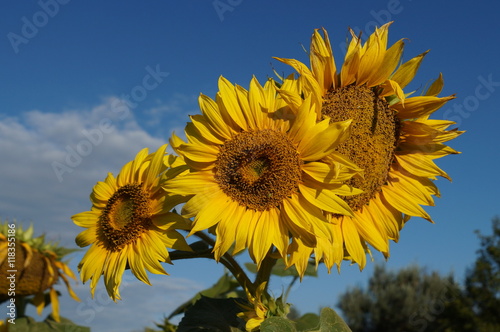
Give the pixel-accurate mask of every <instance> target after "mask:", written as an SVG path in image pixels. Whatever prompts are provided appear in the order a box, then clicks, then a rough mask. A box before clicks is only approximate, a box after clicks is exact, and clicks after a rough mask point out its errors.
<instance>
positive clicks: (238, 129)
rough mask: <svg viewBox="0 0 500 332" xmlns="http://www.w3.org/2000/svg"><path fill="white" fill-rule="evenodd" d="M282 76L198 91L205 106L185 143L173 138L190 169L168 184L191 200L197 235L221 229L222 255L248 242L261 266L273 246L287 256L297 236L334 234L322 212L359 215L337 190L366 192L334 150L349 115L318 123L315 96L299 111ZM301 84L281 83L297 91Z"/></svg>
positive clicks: (186, 209)
mask: <svg viewBox="0 0 500 332" xmlns="http://www.w3.org/2000/svg"><path fill="white" fill-rule="evenodd" d="M275 84H276V83H275V82H274V81H272V80H268V81H267V82H266V84H265V85H264V86H262V85H260V83H259V82H258V81H257V80H256V79H255V78H254V79H252V80H251V82H250V88H249V90H246V89H244V88H242V87H241V86H235V85H233V84H232V83H230V82H229V81H228V80H227V79H225V78H223V77H221V78H220V79H219V92H218V93H217V96H216V101H214V100H212V99H211V98H209V97H207V96H205V95H201V96H200V97H199V104H200V109H201V112H202V114H198V115H194V116H191V122H190V123H188V124H187V126H186V129H185V133H186V137H187V142H183V141H182V140H181V139H180V138H178V137H177V136H175V135H174V136H173V139H172V140H171V142H172V146H173V147H174V148H175V149H176V151H177V152H178V153H179V154H180V156H181V157H182V158H183V159H184V160H185V162H186V164H187V165H188V166H189V169H190V172H189V173H188V174H186V175H184V176H178V177H175V178H173V179H170V180H168V181H166V183H165V185H164V188H165V190H166V191H167V192H169V193H171V194H174V195H186V196H187V197H188V198H189V200H188V201H187V203H186V204H185V205H184V206H183V209H182V214H183V216H184V217H187V218H191V217H194V221H193V227H192V229H191V232H190V235H192V234H194V233H196V232H198V231H202V230H205V229H210V230H214V231H215V234H216V242H215V246H214V256H215V258H216V259H217V260H219V259H220V257H221V256H222V255H224V254H225V253H226V252H227V251H228V250H229V249H230V247H231V246H232V245H233V243H234V248H233V251H232V253H233V254H235V253H237V252H240V251H242V250H243V249H246V248H248V250H249V254H250V257H251V258H252V259H253V260H254V262H256V264H257V266H258V267H259V268H260V264H261V262H262V260H263V258H264V257H265V256H266V254H267V253H268V252H269V251H270V250H271V249H272V250H274V248H276V256H280V257H283V258H286V255H287V248H288V244H289V240H290V236H292V237H295V238H300V239H302V241H304V242H305V243H308V244H309V245H314V244H315V243H316V237H325V238H331V235H330V231H329V230H328V228H327V223H326V219H325V217H324V216H323V213H322V210H323V209H324V210H328V211H330V212H332V213H335V214H338V215H348V216H352V212H351V209H350V208H349V206H348V205H347V204H346V203H345V202H344V201H343V200H342V199H340V198H339V195H342V196H344V197H349V196H350V195H354V194H358V193H360V191H359V190H357V189H355V188H352V187H351V186H350V185H347V184H342V182H343V181H346V180H347V179H349V178H351V177H352V176H353V175H355V174H357V173H358V172H359V169H358V168H357V167H356V166H355V165H353V164H352V163H351V162H349V160H348V159H347V158H344V157H343V156H341V155H340V154H339V153H336V152H334V150H335V149H336V147H337V146H338V145H339V144H341V143H342V142H344V141H345V140H346V139H347V137H348V136H349V128H350V123H351V121H350V120H346V121H339V122H330V120H329V119H326V120H324V121H320V122H319V123H317V122H316V113H315V110H314V108H313V107H311V105H310V104H309V102H308V101H309V100H308V99H307V100H306V101H305V103H304V104H303V105H302V108H301V109H300V111H299V112H297V115H294V114H292V113H291V110H290V109H289V108H288V107H287V106H286V103H285V101H284V100H283V99H281V98H279V96H278V95H277V93H276V86H275ZM297 84H298V81H296V80H293V79H287V80H285V81H284V83H283V86H284V87H286V89H288V90H290V91H295V92H296V94H295V95H296V97H297V98H300V97H299V94H298V85H297ZM324 142H329V143H328V144H324Z"/></svg>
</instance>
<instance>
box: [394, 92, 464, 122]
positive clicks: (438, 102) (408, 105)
mask: <svg viewBox="0 0 500 332" xmlns="http://www.w3.org/2000/svg"><path fill="white" fill-rule="evenodd" d="M454 98H455V96H449V97H443V98H438V97H433V96H418V97H412V98H407V99H405V102H404V105H403V104H401V103H398V104H394V105H392V108H393V109H395V110H397V111H398V117H399V118H400V119H414V118H419V117H422V116H426V115H429V114H431V113H433V112H434V111H436V110H437V109H438V108H440V107H441V106H443V105H444V104H446V103H447V102H448V101H450V100H452V99H454Z"/></svg>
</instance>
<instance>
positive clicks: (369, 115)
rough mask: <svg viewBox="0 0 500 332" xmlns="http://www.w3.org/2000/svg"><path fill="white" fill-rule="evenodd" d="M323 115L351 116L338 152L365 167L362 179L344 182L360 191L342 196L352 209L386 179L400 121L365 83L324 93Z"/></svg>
mask: <svg viewBox="0 0 500 332" xmlns="http://www.w3.org/2000/svg"><path fill="white" fill-rule="evenodd" d="M322 113H323V116H328V117H330V118H331V121H332V122H335V121H344V120H347V119H353V122H352V125H351V137H350V138H349V139H348V140H347V141H345V142H344V143H342V144H341V145H339V146H338V148H337V152H339V153H341V154H343V155H345V156H347V157H349V158H350V159H351V160H352V161H353V162H354V163H356V164H357V165H358V166H359V167H361V168H363V169H364V178H358V177H356V178H351V179H350V180H349V181H347V184H349V185H351V186H354V187H356V188H359V189H362V190H363V191H364V193H363V194H360V195H356V196H347V197H343V199H344V200H345V201H346V202H347V203H348V204H349V206H350V207H351V208H352V209H353V211H356V210H359V209H360V208H361V207H362V206H363V205H365V204H367V203H368V202H369V201H370V199H372V198H373V197H374V196H375V194H376V193H377V192H378V191H380V189H381V187H382V186H383V185H384V184H385V183H386V182H387V174H388V172H389V168H390V165H391V163H392V162H393V159H394V150H395V148H396V145H397V140H398V137H399V121H398V119H397V117H396V115H395V113H394V111H392V110H391V109H390V108H389V106H388V104H387V102H386V101H385V100H384V99H382V98H380V97H378V96H376V95H375V93H374V92H373V91H372V90H371V89H369V88H367V87H366V86H354V85H351V86H347V87H343V88H340V89H336V90H332V91H329V92H328V93H327V95H326V96H325V98H324V101H323V109H322Z"/></svg>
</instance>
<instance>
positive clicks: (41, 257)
mask: <svg viewBox="0 0 500 332" xmlns="http://www.w3.org/2000/svg"><path fill="white" fill-rule="evenodd" d="M12 239H15V240H14V241H13V240H12ZM72 251H73V250H70V249H66V248H63V247H59V246H58V245H57V244H56V243H50V242H45V236H44V235H41V236H39V237H36V238H34V237H33V225H31V226H30V227H29V228H28V229H26V230H23V228H22V227H21V226H20V225H16V224H15V223H8V222H5V223H3V224H1V225H0V289H1V290H2V291H1V292H0V302H3V301H5V300H7V299H9V297H10V296H11V295H12V294H14V293H15V296H16V297H24V296H30V295H34V297H33V299H32V301H31V302H32V303H33V304H34V305H35V307H36V308H37V313H38V314H39V315H41V314H42V310H43V308H44V307H45V291H46V290H49V296H50V303H51V304H52V315H53V317H54V319H55V320H56V321H57V322H59V321H60V316H59V300H58V296H59V295H58V293H57V291H56V289H55V288H54V287H53V286H54V285H55V284H56V283H57V282H58V281H59V278H61V280H62V281H63V282H64V283H65V285H66V288H67V289H68V293H69V294H70V296H71V297H72V298H73V299H74V300H75V301H80V299H79V298H78V296H77V295H76V294H75V293H74V292H73V290H72V289H71V286H70V284H69V280H68V278H72V279H74V280H76V277H75V275H74V274H73V271H71V269H70V268H69V267H68V265H66V263H64V262H62V261H61V259H62V258H63V257H64V256H65V255H66V254H68V253H70V252H72ZM12 253H13V255H10V254H12ZM12 274H14V275H15V288H11V286H10V285H11V282H12V280H11V279H10V277H11V276H12ZM8 277H9V278H8ZM9 289H10V291H9Z"/></svg>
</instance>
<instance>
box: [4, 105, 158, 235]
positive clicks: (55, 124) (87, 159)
mask: <svg viewBox="0 0 500 332" xmlns="http://www.w3.org/2000/svg"><path fill="white" fill-rule="evenodd" d="M127 111H128V112H127ZM164 143H165V141H164V140H163V139H160V138H157V137H154V136H152V135H150V134H149V133H148V132H146V131H145V130H144V129H142V128H141V127H140V126H139V125H138V123H137V121H136V119H135V118H134V116H133V114H132V112H131V111H130V110H129V109H127V108H126V107H124V105H123V104H120V103H119V101H118V99H116V98H108V99H106V100H105V101H104V102H103V103H102V104H101V105H98V106H96V107H93V108H91V109H88V110H68V111H64V112H59V113H55V112H42V111H39V110H33V111H28V112H25V113H22V114H20V115H18V116H17V117H3V118H0V155H1V156H2V161H1V163H0V183H1V184H2V186H1V191H0V217H1V218H9V219H17V220H18V221H22V222H25V223H28V222H33V223H34V224H35V229H36V231H37V232H47V235H48V237H49V238H55V239H61V240H62V243H63V244H64V245H72V244H73V239H74V236H75V234H76V233H77V232H78V231H79V229H78V228H77V227H76V226H74V225H73V223H72V222H71V220H70V217H71V215H73V214H75V213H78V212H81V211H85V210H87V209H88V208H89V205H90V201H89V199H88V197H89V194H90V192H91V190H92V187H93V186H94V184H95V183H96V182H97V181H102V180H103V179H104V178H105V176H106V174H107V173H108V172H113V173H115V174H116V173H117V172H118V171H119V170H120V168H121V167H122V165H124V164H125V163H126V162H128V161H129V160H131V159H133V157H134V156H135V154H137V152H139V151H140V150H141V149H143V148H145V147H148V148H149V149H150V150H153V149H156V148H158V147H159V146H160V145H162V144H164Z"/></svg>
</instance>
